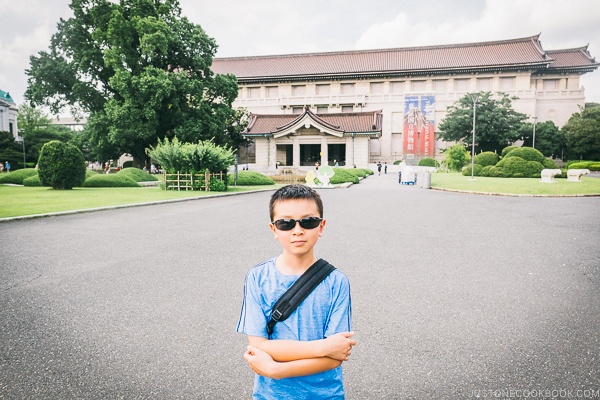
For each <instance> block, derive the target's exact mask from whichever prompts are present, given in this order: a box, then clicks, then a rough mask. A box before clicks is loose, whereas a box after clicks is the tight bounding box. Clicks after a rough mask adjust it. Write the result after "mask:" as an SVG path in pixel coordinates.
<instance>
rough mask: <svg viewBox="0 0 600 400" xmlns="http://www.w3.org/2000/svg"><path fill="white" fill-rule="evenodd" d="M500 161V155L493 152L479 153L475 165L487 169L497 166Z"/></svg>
mask: <svg viewBox="0 0 600 400" xmlns="http://www.w3.org/2000/svg"><path fill="white" fill-rule="evenodd" d="M498 161H500V157H498V154H496V153H494V152H493V151H484V152H483V153H479V154H477V155H476V156H475V164H479V165H481V166H482V167H486V166H488V165H496V164H497V163H498Z"/></svg>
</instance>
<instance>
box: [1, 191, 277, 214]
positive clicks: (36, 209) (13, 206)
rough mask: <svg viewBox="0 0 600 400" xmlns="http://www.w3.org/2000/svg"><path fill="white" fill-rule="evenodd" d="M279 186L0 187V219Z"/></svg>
mask: <svg viewBox="0 0 600 400" xmlns="http://www.w3.org/2000/svg"><path fill="white" fill-rule="evenodd" d="M280 186H281V185H276V186H238V187H229V189H228V191H227V192H197V191H175V190H161V189H159V188H157V187H141V188H74V189H72V190H52V189H50V188H47V187H26V186H7V185H0V218H7V217H16V216H23V215H35V214H45V213H50V212H61V211H70V210H82V209H89V208H98V207H106V206H118V205H126V204H137V203H146V202H154V201H161V200H173V199H182V198H191V197H202V196H209V195H214V194H223V193H235V192H245V191H250V190H257V189H268V188H277V187H280Z"/></svg>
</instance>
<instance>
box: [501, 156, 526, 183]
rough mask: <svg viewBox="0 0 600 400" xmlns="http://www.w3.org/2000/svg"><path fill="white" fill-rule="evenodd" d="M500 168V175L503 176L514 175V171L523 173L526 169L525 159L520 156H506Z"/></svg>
mask: <svg viewBox="0 0 600 400" xmlns="http://www.w3.org/2000/svg"><path fill="white" fill-rule="evenodd" d="M513 151H514V150H513ZM502 170H503V173H502V176H503V177H505V178H509V177H511V176H514V175H515V174H516V173H520V174H525V173H526V170H527V161H525V160H524V159H523V158H521V157H516V156H513V157H508V156H507V157H506V159H505V162H504V165H503V166H502Z"/></svg>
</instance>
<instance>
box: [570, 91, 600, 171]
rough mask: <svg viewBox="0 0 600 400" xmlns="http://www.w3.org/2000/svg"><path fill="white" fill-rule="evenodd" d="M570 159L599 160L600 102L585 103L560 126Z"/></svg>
mask: <svg viewBox="0 0 600 400" xmlns="http://www.w3.org/2000/svg"><path fill="white" fill-rule="evenodd" d="M561 131H562V134H563V135H564V139H565V141H566V144H567V152H568V157H569V159H571V160H577V159H579V160H600V104H597V103H587V104H586V106H585V108H583V109H582V110H581V112H579V113H575V114H573V115H572V116H571V118H569V121H568V122H567V123H566V124H565V125H564V126H563V127H562V130H561Z"/></svg>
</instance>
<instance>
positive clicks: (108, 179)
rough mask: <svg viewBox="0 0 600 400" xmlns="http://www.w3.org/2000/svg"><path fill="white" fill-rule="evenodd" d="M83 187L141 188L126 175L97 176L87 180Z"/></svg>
mask: <svg viewBox="0 0 600 400" xmlns="http://www.w3.org/2000/svg"><path fill="white" fill-rule="evenodd" d="M83 187H140V185H138V183H137V182H136V181H134V180H133V179H131V178H129V177H128V176H126V175H119V174H97V175H96V176H92V177H91V178H88V179H86V180H85V182H83Z"/></svg>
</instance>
